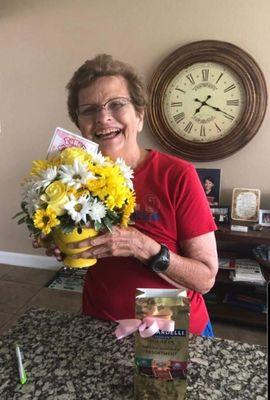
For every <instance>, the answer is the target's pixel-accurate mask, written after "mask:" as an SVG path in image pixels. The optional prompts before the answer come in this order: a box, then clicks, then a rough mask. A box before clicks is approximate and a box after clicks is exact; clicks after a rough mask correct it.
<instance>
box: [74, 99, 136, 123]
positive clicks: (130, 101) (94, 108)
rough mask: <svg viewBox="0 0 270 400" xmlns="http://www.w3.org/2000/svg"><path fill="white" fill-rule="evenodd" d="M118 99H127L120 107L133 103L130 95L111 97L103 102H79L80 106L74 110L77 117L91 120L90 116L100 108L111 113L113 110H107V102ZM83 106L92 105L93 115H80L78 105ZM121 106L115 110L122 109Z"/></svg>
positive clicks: (95, 113)
mask: <svg viewBox="0 0 270 400" xmlns="http://www.w3.org/2000/svg"><path fill="white" fill-rule="evenodd" d="M119 99H123V100H126V101H127V102H126V103H125V104H123V105H122V107H124V106H125V105H127V104H130V103H132V104H133V99H132V98H131V97H113V98H112V99H109V100H107V101H106V102H105V103H103V104H81V105H80V106H78V109H77V111H76V114H77V117H78V118H81V119H83V118H85V117H86V118H85V119H89V120H91V119H92V118H95V117H96V116H97V115H98V114H99V113H100V112H101V110H105V111H106V112H108V113H110V115H113V111H112V110H109V109H108V108H107V104H108V103H110V102H111V101H113V100H119ZM83 106H88V107H89V106H90V107H91V106H93V115H88V116H84V117H82V116H81V115H80V111H79V107H83ZM122 107H121V108H120V109H119V110H117V111H120V110H121V109H122Z"/></svg>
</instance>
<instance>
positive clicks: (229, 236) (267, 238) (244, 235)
mask: <svg viewBox="0 0 270 400" xmlns="http://www.w3.org/2000/svg"><path fill="white" fill-rule="evenodd" d="M215 234H216V239H217V240H222V241H223V240H224V241H232V242H239V243H248V244H251V245H252V244H254V245H259V244H266V245H270V229H269V228H265V227H264V228H263V230H262V231H251V230H250V231H248V232H235V231H231V229H230V226H219V228H218V230H217V231H216V232H215Z"/></svg>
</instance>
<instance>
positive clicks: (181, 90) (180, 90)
mask: <svg viewBox="0 0 270 400" xmlns="http://www.w3.org/2000/svg"><path fill="white" fill-rule="evenodd" d="M175 90H179V92H182V93H186V92H185V91H184V90H183V89H180V88H178V87H176V88H175Z"/></svg>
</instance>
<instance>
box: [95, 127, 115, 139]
mask: <svg viewBox="0 0 270 400" xmlns="http://www.w3.org/2000/svg"><path fill="white" fill-rule="evenodd" d="M120 132H121V129H106V130H104V131H99V132H96V133H95V136H96V137H97V138H99V139H102V140H103V139H112V138H113V137H115V136H117V135H118V134H119V133H120Z"/></svg>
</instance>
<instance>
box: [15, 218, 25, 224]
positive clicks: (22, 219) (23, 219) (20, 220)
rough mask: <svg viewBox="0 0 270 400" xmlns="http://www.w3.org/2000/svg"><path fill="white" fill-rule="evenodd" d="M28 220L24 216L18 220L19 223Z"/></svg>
mask: <svg viewBox="0 0 270 400" xmlns="http://www.w3.org/2000/svg"><path fill="white" fill-rule="evenodd" d="M26 220H27V217H23V218H21V219H19V221H18V222H17V224H18V225H21V224H24V223H25V222H26Z"/></svg>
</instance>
